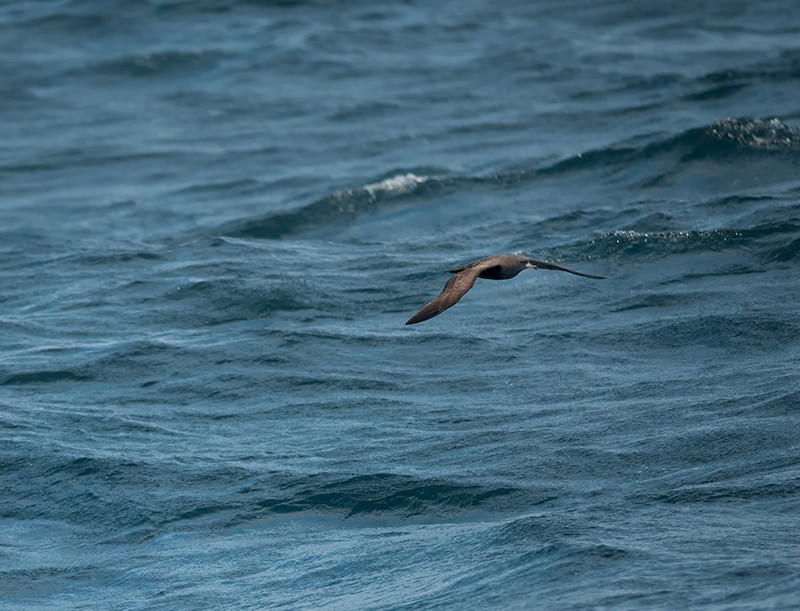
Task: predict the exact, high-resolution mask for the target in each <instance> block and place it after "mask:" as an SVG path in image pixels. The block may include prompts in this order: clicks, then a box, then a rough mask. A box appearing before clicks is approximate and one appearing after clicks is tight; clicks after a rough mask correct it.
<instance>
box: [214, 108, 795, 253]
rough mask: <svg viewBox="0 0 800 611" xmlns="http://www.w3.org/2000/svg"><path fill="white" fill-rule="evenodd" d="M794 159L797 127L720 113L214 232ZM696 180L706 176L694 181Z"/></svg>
mask: <svg viewBox="0 0 800 611" xmlns="http://www.w3.org/2000/svg"><path fill="white" fill-rule="evenodd" d="M798 164H800V129H798V128H796V127H791V126H788V125H786V124H784V123H783V122H781V121H780V120H778V119H768V120H764V119H747V118H741V119H724V120H722V121H719V122H717V123H714V124H711V125H707V126H703V127H695V128H691V129H688V130H685V131H683V132H681V133H679V134H676V135H671V136H662V137H658V138H656V139H655V140H653V141H651V142H649V143H646V144H641V145H638V146H618V145H611V146H608V147H605V148H601V149H597V150H589V151H585V152H581V153H580V154H578V155H575V156H572V157H569V158H567V159H563V160H559V161H556V162H554V163H551V164H549V165H544V166H539V167H533V168H526V169H515V170H512V171H508V172H499V173H494V174H489V175H485V176H481V175H473V176H452V175H447V174H444V173H435V171H434V172H430V171H425V170H422V171H421V170H415V171H404V170H398V171H397V172H391V173H389V174H387V175H384V176H382V177H379V178H378V179H377V180H376V181H374V182H370V183H368V184H365V185H363V186H358V187H353V188H350V189H343V190H340V191H335V192H333V193H331V194H329V195H325V196H323V197H321V198H319V199H316V200H314V201H312V202H310V203H307V204H303V205H300V206H298V207H295V208H291V209H289V210H284V211H280V212H275V213H270V214H268V215H265V216H262V217H259V218H255V219H248V220H244V221H239V222H234V223H230V224H227V225H225V226H223V227H220V228H219V232H220V233H222V234H225V235H228V236H232V237H242V238H256V239H273V240H274V239H284V238H290V237H294V236H299V235H317V236H322V237H325V238H327V239H335V238H336V234H337V231H338V229H339V228H341V227H342V226H343V225H345V226H346V225H348V224H350V223H353V222H354V221H356V220H357V219H360V218H362V217H370V216H374V215H378V214H382V215H386V214H389V213H401V212H402V211H404V210H409V209H422V208H423V207H428V206H433V205H434V204H433V203H432V202H434V201H436V200H442V199H446V200H447V201H448V202H453V201H454V200H457V199H458V197H457V196H459V195H461V194H463V195H464V196H465V197H467V198H471V199H474V197H475V192H476V190H478V189H485V190H496V191H504V190H506V189H507V188H509V187H528V186H531V187H533V186H535V185H536V184H537V183H540V182H542V181H546V180H548V179H554V178H555V179H558V180H559V181H563V182H564V183H565V184H569V181H575V184H581V183H583V182H590V183H592V184H597V182H598V181H599V182H600V183H601V184H609V185H615V186H616V188H617V189H618V188H619V187H620V186H621V187H623V188H625V189H628V190H635V191H636V192H637V193H638V194H640V195H641V194H642V193H646V192H647V190H648V189H656V190H658V189H663V188H664V187H674V186H676V185H678V186H680V185H681V184H686V186H688V187H690V188H692V189H693V191H694V192H697V193H699V194H700V195H701V196H705V197H711V196H713V195H720V193H719V192H720V191H722V194H726V193H728V192H729V191H730V190H733V191H734V192H738V191H741V190H746V189H748V188H750V187H753V186H765V185H770V184H775V183H777V184H781V183H785V182H789V183H791V182H793V181H795V180H796V167H797V165H798ZM698 180H701V181H703V180H704V181H705V182H701V184H699V185H697V184H695V183H696V182H697V181H698ZM703 189H706V192H705V193H704V192H703ZM437 205H438V204H437ZM451 205H452V204H451Z"/></svg>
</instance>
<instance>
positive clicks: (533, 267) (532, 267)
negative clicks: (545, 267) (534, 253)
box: [525, 261, 539, 269]
mask: <svg viewBox="0 0 800 611" xmlns="http://www.w3.org/2000/svg"><path fill="white" fill-rule="evenodd" d="M525 267H526V268H528V269H539V268H538V267H536V266H535V265H534V264H533V263H531V262H530V261H526V262H525Z"/></svg>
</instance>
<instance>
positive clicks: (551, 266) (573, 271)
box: [528, 259, 606, 280]
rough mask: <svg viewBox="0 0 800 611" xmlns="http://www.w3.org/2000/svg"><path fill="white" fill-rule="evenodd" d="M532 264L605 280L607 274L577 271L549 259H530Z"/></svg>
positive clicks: (540, 267)
mask: <svg viewBox="0 0 800 611" xmlns="http://www.w3.org/2000/svg"><path fill="white" fill-rule="evenodd" d="M528 261H530V262H531V264H532V265H533V266H535V267H537V268H538V269H554V270H557V271H559V272H569V273H570V274H575V275H576V276H583V277H585V278H594V279H595V280H605V279H606V277H605V276H594V275H592V274H584V273H583V272H576V271H575V270H574V269H569V268H567V267H562V266H560V265H556V264H555V263H550V262H548V261H539V260H538V259H528Z"/></svg>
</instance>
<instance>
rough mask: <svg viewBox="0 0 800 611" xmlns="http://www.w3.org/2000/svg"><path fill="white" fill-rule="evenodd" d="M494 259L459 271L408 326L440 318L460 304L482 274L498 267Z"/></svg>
mask: <svg viewBox="0 0 800 611" xmlns="http://www.w3.org/2000/svg"><path fill="white" fill-rule="evenodd" d="M492 259H494V257H487V258H486V259H481V260H479V261H473V262H472V263H468V264H467V265H465V266H464V267H462V268H460V269H459V270H456V275H455V276H453V277H452V278H450V280H448V281H447V283H446V284H445V285H444V288H443V289H442V292H441V293H439V295H438V297H436V299H434V300H432V301H430V302H429V303H427V304H425V306H423V308H422V309H421V310H420V311H419V312H417V313H416V314H414V316H412V317H411V318H409V319H408V322H406V324H407V325H413V324H416V323H418V322H422V321H423V320H428V319H429V318H433V317H434V316H438V315H439V314H441V313H442V312H444V311H445V310H446V309H447V308H449V307H452V306H454V305H455V304H456V303H458V300H459V299H461V298H462V297H463V296H464V294H465V293H466V292H467V291H468V290H470V289H471V288H472V287H473V286H474V285H475V280H476V279H477V278H478V276H480V275H481V273H482V272H484V271H486V270H487V269H489V268H491V267H494V266H495V265H497V263H496V262H495V261H493V260H492Z"/></svg>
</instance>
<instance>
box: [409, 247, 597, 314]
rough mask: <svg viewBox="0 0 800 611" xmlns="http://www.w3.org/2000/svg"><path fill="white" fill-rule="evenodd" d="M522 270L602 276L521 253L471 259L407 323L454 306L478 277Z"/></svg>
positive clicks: (502, 275)
mask: <svg viewBox="0 0 800 611" xmlns="http://www.w3.org/2000/svg"><path fill="white" fill-rule="evenodd" d="M524 269H552V270H557V271H561V272H568V273H570V274H575V275H576V276H584V277H586V278H595V279H597V280H602V279H604V276H594V275H592V274H584V273H583V272H576V271H575V270H572V269H568V268H566V267H562V266H561V265H556V264H555V263H549V262H548V261H539V260H537V259H530V258H528V257H523V256H522V255H494V256H491V257H486V258H485V259H479V260H477V261H473V262H472V263H467V264H466V265H464V266H463V267H459V268H458V269H453V270H450V273H453V274H455V276H453V277H452V278H450V280H448V281H447V284H445V285H444V289H442V292H441V293H439V295H438V297H436V299H434V300H432V301H431V302H429V303H427V304H426V305H425V306H424V307H423V308H422V309H421V310H420V311H419V312H417V313H416V314H414V316H412V317H411V318H410V319H409V320H408V322H407V323H406V324H407V325H413V324H416V323H418V322H422V321H424V320H428V319H429V318H433V317H434V316H437V315H439V314H441V313H442V312H444V311H445V310H446V309H447V308H449V307H452V306H454V305H455V304H456V303H458V300H459V299H461V298H462V297H463V296H464V294H465V293H466V292H467V291H468V290H470V289H471V288H472V287H473V286H474V284H475V281H476V280H477V279H478V278H487V279H489V280H508V279H509V278H513V277H514V276H516V275H517V274H518V273H520V272H521V271H522V270H524Z"/></svg>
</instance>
